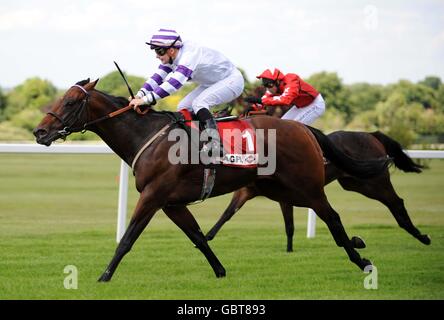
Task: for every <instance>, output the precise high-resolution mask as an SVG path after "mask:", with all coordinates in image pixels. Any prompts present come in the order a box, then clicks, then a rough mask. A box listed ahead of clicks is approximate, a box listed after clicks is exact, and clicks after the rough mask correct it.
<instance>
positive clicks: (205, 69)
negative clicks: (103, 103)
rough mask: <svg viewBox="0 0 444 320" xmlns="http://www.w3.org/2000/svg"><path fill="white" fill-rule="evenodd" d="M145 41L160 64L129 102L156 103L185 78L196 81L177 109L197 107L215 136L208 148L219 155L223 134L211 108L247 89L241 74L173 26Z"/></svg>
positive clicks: (228, 62)
mask: <svg viewBox="0 0 444 320" xmlns="http://www.w3.org/2000/svg"><path fill="white" fill-rule="evenodd" d="M146 44H147V45H149V46H150V48H151V49H152V50H154V51H155V53H156V57H157V58H158V59H159V60H160V62H161V64H160V65H159V68H158V70H157V72H156V73H154V75H153V76H151V78H149V79H148V80H147V81H146V82H145V84H144V85H143V87H142V88H141V89H140V90H139V92H138V93H137V95H136V97H135V99H133V100H131V102H130V105H132V106H133V107H134V108H136V107H137V106H139V105H144V104H149V105H153V104H155V103H156V101H158V100H160V99H162V98H165V97H167V96H169V95H171V94H172V93H174V92H176V91H177V90H179V89H180V88H181V87H182V86H183V85H184V83H185V82H186V81H188V80H190V81H193V82H195V83H197V84H198V86H197V87H196V88H195V89H194V90H193V91H191V92H190V93H189V94H188V95H186V96H185V97H184V98H183V100H182V101H180V102H179V105H178V108H177V109H178V111H180V110H182V109H188V110H189V111H190V112H191V111H194V113H195V114H196V116H197V118H198V119H199V122H200V123H201V126H202V128H203V129H209V130H208V131H210V135H211V137H212V138H213V139H212V143H211V144H209V145H206V147H207V149H208V148H213V149H212V151H213V153H212V154H213V155H214V152H216V154H217V155H219V154H220V150H219V143H218V141H217V140H218V139H220V138H219V134H218V131H217V126H216V122H215V120H214V118H213V116H212V114H211V112H210V110H211V108H213V107H214V106H217V105H220V104H223V103H228V102H230V101H232V100H234V99H236V98H237V97H239V96H240V95H241V93H242V91H243V89H244V78H243V76H242V74H241V73H240V71H239V70H238V69H237V68H236V67H235V66H234V65H233V63H232V62H231V61H230V60H228V59H227V58H226V57H225V56H223V55H222V54H221V53H220V52H218V51H216V50H213V49H210V48H207V47H203V46H200V45H198V44H195V43H194V42H191V41H182V39H181V37H180V35H179V34H178V33H177V32H176V31H174V30H168V29H160V30H159V31H158V32H156V33H155V34H154V35H153V36H152V37H151V40H150V41H149V42H146ZM167 76H168V77H167ZM211 129H215V131H214V130H211ZM211 131H212V132H211ZM215 139H216V141H214V140H215Z"/></svg>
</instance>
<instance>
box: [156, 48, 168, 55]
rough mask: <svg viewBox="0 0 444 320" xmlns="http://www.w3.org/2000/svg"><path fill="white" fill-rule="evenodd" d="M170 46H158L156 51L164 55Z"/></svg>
mask: <svg viewBox="0 0 444 320" xmlns="http://www.w3.org/2000/svg"><path fill="white" fill-rule="evenodd" d="M168 49H169V48H162V47H157V48H155V49H154V52H156V54H157V55H159V56H163V55H164V54H165V53H166V52H167V51H168Z"/></svg>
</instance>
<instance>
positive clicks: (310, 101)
mask: <svg viewBox="0 0 444 320" xmlns="http://www.w3.org/2000/svg"><path fill="white" fill-rule="evenodd" d="M257 78H258V79H262V84H263V85H264V87H265V88H266V89H267V91H266V92H265V95H264V96H263V97H262V98H257V97H247V98H245V99H244V100H245V101H246V102H248V103H258V104H262V105H264V106H289V107H291V106H292V108H291V109H290V110H288V112H287V113H285V114H284V116H283V117H282V119H287V120H294V121H299V122H302V123H304V124H311V123H313V122H314V121H315V120H316V119H317V118H318V117H320V116H321V115H322V114H323V113H324V111H325V102H324V99H323V98H322V96H321V94H320V93H319V92H318V91H316V89H315V88H313V87H312V86H311V85H309V84H308V83H307V82H305V81H304V80H302V79H301V78H300V77H299V76H298V75H297V74H294V73H287V74H283V73H282V72H281V71H280V70H279V69H277V68H275V69H274V70H270V69H267V70H265V71H264V72H262V73H261V74H260V75H259V76H257Z"/></svg>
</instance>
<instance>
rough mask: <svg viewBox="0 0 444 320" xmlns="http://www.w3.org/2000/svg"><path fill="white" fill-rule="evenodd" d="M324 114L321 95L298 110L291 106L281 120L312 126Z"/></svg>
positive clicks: (323, 103) (323, 102)
mask: <svg viewBox="0 0 444 320" xmlns="http://www.w3.org/2000/svg"><path fill="white" fill-rule="evenodd" d="M324 112H325V101H324V98H322V96H321V94H318V96H317V97H316V98H315V99H314V100H313V102H312V103H310V104H309V105H308V106H306V107H303V108H298V107H296V106H293V107H292V108H291V109H290V110H288V111H287V113H285V114H284V116H283V117H282V119H286V120H294V121H299V122H302V123H303V124H308V125H309V124H312V123H313V122H314V121H315V120H316V119H317V118H319V117H320V116H321V115H322V114H323V113H324Z"/></svg>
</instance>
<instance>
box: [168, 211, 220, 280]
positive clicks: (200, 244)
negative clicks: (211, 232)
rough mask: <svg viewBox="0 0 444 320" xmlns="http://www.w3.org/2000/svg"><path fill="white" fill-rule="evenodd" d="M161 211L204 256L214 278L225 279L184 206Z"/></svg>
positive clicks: (214, 257) (203, 237) (198, 228)
mask: <svg viewBox="0 0 444 320" xmlns="http://www.w3.org/2000/svg"><path fill="white" fill-rule="evenodd" d="M163 211H164V212H165V213H166V215H167V216H168V217H169V218H170V219H171V220H172V221H173V222H174V223H175V224H176V225H177V226H178V227H179V228H180V229H181V230H182V231H183V232H184V233H185V234H186V235H187V236H188V238H190V240H191V241H192V242H193V243H194V245H195V246H196V247H197V248H198V249H199V250H200V251H201V252H202V253H203V254H204V255H205V257H206V258H207V260H208V262H209V263H210V265H211V267H212V268H213V270H214V273H215V274H216V277H218V278H220V277H225V269H224V267H223V266H222V264H221V263H220V261H219V260H218V259H217V257H216V255H215V254H214V253H213V251H212V250H211V248H210V247H209V246H208V242H207V239H206V238H205V236H204V235H203V233H202V231H201V230H200V227H199V225H198V224H197V221H196V220H195V219H194V217H193V215H192V214H191V212H190V211H189V210H188V209H187V208H186V207H184V206H167V207H164V208H163Z"/></svg>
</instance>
